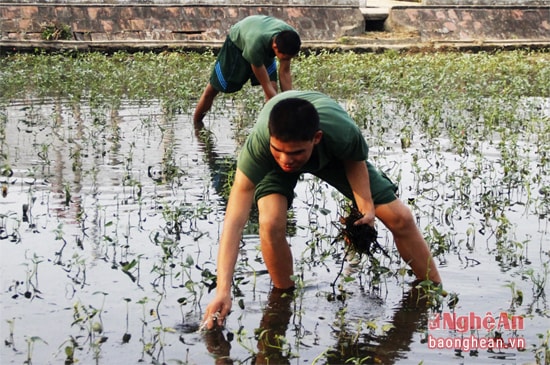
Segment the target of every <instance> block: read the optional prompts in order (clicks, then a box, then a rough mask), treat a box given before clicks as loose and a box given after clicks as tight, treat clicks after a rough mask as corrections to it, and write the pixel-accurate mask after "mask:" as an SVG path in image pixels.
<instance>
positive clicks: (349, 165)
mask: <svg viewBox="0 0 550 365" xmlns="http://www.w3.org/2000/svg"><path fill="white" fill-rule="evenodd" d="M344 166H345V169H346V177H347V178H348V181H349V184H350V186H351V189H352V191H353V196H354V198H355V202H356V203H357V208H358V209H359V211H360V212H361V213H363V218H361V219H359V220H358V221H357V222H356V224H369V225H371V226H372V225H374V217H375V213H374V202H373V201H372V193H371V191H370V180H369V170H368V169H367V164H366V163H365V161H344Z"/></svg>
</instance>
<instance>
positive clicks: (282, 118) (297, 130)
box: [268, 98, 319, 142]
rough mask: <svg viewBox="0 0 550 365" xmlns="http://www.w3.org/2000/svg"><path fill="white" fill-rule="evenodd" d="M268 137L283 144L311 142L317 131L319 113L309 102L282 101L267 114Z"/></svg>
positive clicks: (289, 99) (291, 99) (296, 99)
mask: <svg viewBox="0 0 550 365" xmlns="http://www.w3.org/2000/svg"><path fill="white" fill-rule="evenodd" d="M268 128H269V135H270V136H271V137H275V138H277V139H279V140H281V141H283V142H289V141H311V140H312V139H313V137H315V133H316V132H317V131H318V130H319V113H317V110H316V109H315V107H314V106H313V104H311V103H310V102H309V101H307V100H304V99H300V98H288V99H283V100H281V101H279V102H277V104H275V105H274V106H273V109H271V112H270V113H269V122H268Z"/></svg>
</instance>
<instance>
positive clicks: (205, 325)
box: [199, 295, 232, 330]
mask: <svg viewBox="0 0 550 365" xmlns="http://www.w3.org/2000/svg"><path fill="white" fill-rule="evenodd" d="M231 305H232V301H231V296H230V295H216V297H214V299H213V300H212V301H211V302H210V304H208V306H207V307H206V312H205V313H204V316H203V318H202V324H201V326H200V328H199V330H203V329H206V330H211V329H212V328H215V327H216V326H218V327H223V325H224V323H225V318H226V317H227V315H228V314H229V312H230V311H231Z"/></svg>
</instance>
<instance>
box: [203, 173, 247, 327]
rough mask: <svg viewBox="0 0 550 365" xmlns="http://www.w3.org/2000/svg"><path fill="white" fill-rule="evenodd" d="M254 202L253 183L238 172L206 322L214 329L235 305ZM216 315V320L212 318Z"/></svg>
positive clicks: (230, 197) (226, 216)
mask: <svg viewBox="0 0 550 365" xmlns="http://www.w3.org/2000/svg"><path fill="white" fill-rule="evenodd" d="M253 199H254V184H253V183H252V181H250V179H248V177H247V176H246V175H244V174H243V173H242V171H241V170H239V169H237V172H236V174H235V181H234V183H233V186H232V188H231V193H230V194H229V200H228V202H227V208H226V212H225V219H224V224H223V230H222V235H221V238H220V248H219V251H218V262H217V269H216V271H217V286H216V296H215V297H214V299H213V300H212V301H211V302H210V304H209V305H208V306H207V307H206V311H205V314H204V323H205V326H206V328H208V329H211V328H212V327H213V326H214V325H215V324H217V325H219V326H221V325H223V321H224V319H225V317H226V316H227V315H228V314H229V312H230V310H231V306H232V301H231V284H232V282H233V274H234V272H235V264H236V262H237V257H238V254H239V245H240V242H241V237H242V232H243V229H244V226H245V224H246V222H247V220H248V216H249V214H250V208H251V207H252V202H253ZM213 316H214V317H213Z"/></svg>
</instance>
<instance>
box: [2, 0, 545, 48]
mask: <svg viewBox="0 0 550 365" xmlns="http://www.w3.org/2000/svg"><path fill="white" fill-rule="evenodd" d="M312 4H313V5H281V4H274V5H254V4H249V5H235V4H232V5H219V4H212V5H205V4H202V5H184V4H179V5H174V4H166V5H164V4H146V5H144V4H141V3H140V4H97V3H89V4H71V3H20V2H17V3H0V52H1V53H6V52H14V51H34V50H36V49H44V50H66V49H74V50H80V51H85V50H118V49H125V50H166V49H205V48H208V49H216V48H217V47H219V46H220V45H221V43H222V42H223V40H224V39H225V36H226V34H227V30H228V29H229V27H230V26H231V25H232V24H233V23H235V22H236V21H238V20H239V19H242V18H244V17H246V16H247V15H251V14H269V15H273V16H276V17H279V18H281V19H284V20H285V21H287V22H288V23H290V24H291V25H293V26H294V27H295V28H296V29H297V30H298V31H299V32H300V34H301V36H302V39H303V43H304V49H306V50H307V49H313V50H315V49H318V48H323V49H326V48H329V49H350V48H353V49H356V50H363V51H377V50H381V49H382V50H383V49H388V48H410V47H458V48H461V47H473V48H480V47H508V48H510V47H533V48H535V47H537V48H540V47H543V48H548V46H549V45H550V2H546V3H545V2H544V1H543V2H542V4H535V5H523V6H521V5H503V6H496V5H495V6H480V5H462V6H459V5H423V4H421V3H409V2H399V1H397V2H396V1H393V0H367V2H366V6H360V5H359V4H357V5H349V3H347V4H343V5H342V4H340V5H338V4H336V5H315V4H317V2H312Z"/></svg>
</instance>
